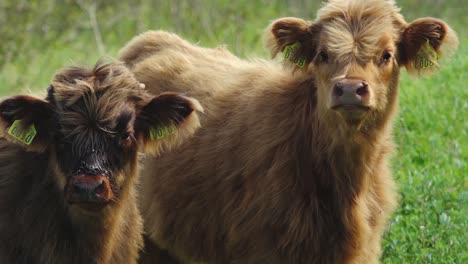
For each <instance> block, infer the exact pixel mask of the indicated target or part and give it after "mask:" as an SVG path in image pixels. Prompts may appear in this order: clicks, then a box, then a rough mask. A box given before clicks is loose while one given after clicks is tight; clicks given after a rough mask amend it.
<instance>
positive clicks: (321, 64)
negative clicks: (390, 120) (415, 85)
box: [266, 0, 458, 125]
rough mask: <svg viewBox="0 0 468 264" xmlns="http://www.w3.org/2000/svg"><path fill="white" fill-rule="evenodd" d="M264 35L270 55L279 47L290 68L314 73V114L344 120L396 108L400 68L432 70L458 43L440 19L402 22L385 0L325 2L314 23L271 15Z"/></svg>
mask: <svg viewBox="0 0 468 264" xmlns="http://www.w3.org/2000/svg"><path fill="white" fill-rule="evenodd" d="M266 34H267V36H266V41H267V46H268V47H269V48H270V49H271V51H272V55H273V56H275V55H276V54H277V53H279V52H283V55H285V63H286V65H289V66H292V67H293V68H294V70H295V71H296V73H299V74H301V73H302V74H304V73H305V74H311V75H313V76H314V78H315V83H316V86H317V93H316V96H317V101H318V109H317V111H318V112H319V113H320V116H322V117H324V118H326V119H328V120H333V122H337V120H343V121H345V122H344V123H345V124H362V123H363V122H364V123H365V122H367V123H368V124H367V125H369V124H375V123H377V122H376V120H379V119H382V118H384V116H383V115H386V114H388V113H390V112H392V111H391V108H393V107H394V105H395V101H396V95H397V87H398V77H399V67H401V66H405V67H406V69H407V70H408V71H409V72H410V73H412V74H416V75H417V74H425V73H431V72H433V71H435V70H437V69H438V67H439V64H438V59H439V58H441V56H442V54H444V56H445V57H447V55H450V53H451V52H453V51H454V50H455V48H456V46H457V44H458V41H457V37H456V35H455V33H454V32H453V30H452V29H450V27H449V26H448V25H447V24H446V23H444V22H443V21H441V20H438V19H434V18H422V19H417V20H415V21H413V22H412V23H409V24H408V23H406V22H405V21H404V19H403V17H402V15H401V14H400V13H399V9H398V8H397V7H396V5H395V3H394V1H385V0H331V1H329V2H328V3H326V4H325V5H324V6H323V7H322V8H321V9H320V10H319V11H318V15H317V19H316V20H315V21H313V22H306V21H304V20H302V19H298V18H282V19H278V20H276V21H274V22H273V23H272V24H271V26H270V27H269V28H268V30H267V32H266Z"/></svg>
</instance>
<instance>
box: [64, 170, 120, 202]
mask: <svg viewBox="0 0 468 264" xmlns="http://www.w3.org/2000/svg"><path fill="white" fill-rule="evenodd" d="M112 196H113V195H112V190H111V188H110V183H109V180H108V179H107V178H106V177H105V176H101V175H79V176H74V177H73V178H72V179H71V182H70V186H69V190H68V200H69V202H78V203H80V202H86V203H102V202H108V201H110V200H111V199H112Z"/></svg>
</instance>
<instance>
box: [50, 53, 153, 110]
mask: <svg viewBox="0 0 468 264" xmlns="http://www.w3.org/2000/svg"><path fill="white" fill-rule="evenodd" d="M51 86H52V89H50V90H51V91H49V93H50V92H52V93H53V94H52V95H50V94H49V96H53V98H54V100H55V101H56V102H62V103H63V105H72V104H74V103H76V101H77V100H78V99H79V98H81V97H83V96H89V95H91V94H99V95H104V94H106V93H109V94H113V95H120V96H124V97H123V98H127V97H136V98H135V99H137V98H138V97H139V94H141V91H142V90H143V88H144V87H143V86H141V85H140V83H139V82H138V81H137V80H136V78H135V77H134V76H133V74H132V73H131V72H130V71H129V70H128V69H127V68H126V67H125V66H124V65H123V64H122V63H120V62H111V63H104V62H103V61H99V62H98V63H96V65H95V66H94V67H93V68H87V67H68V68H65V69H63V70H61V71H60V72H58V73H57V74H56V75H55V76H54V78H53V79H52V81H51ZM123 98H122V99H123Z"/></svg>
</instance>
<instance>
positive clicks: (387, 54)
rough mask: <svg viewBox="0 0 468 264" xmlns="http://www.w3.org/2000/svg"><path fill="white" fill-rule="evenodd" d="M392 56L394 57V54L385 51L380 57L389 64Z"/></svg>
mask: <svg viewBox="0 0 468 264" xmlns="http://www.w3.org/2000/svg"><path fill="white" fill-rule="evenodd" d="M391 58H392V54H391V53H390V52H389V51H384V52H383V53H382V57H381V58H380V63H381V64H387V63H388V62H389V61H390V59H391Z"/></svg>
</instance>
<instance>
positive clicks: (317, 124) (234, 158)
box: [120, 0, 457, 263]
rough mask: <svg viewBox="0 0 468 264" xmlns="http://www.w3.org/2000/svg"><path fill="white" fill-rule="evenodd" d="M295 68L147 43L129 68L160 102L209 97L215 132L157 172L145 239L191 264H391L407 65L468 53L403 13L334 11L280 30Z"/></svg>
mask: <svg viewBox="0 0 468 264" xmlns="http://www.w3.org/2000/svg"><path fill="white" fill-rule="evenodd" d="M266 41H267V45H268V47H269V48H270V50H271V51H272V54H273V56H274V55H276V54H277V53H280V52H282V53H283V54H284V57H285V61H284V63H283V65H281V64H278V63H275V62H268V61H261V60H256V61H245V60H241V59H238V58H236V57H234V56H233V55H232V54H229V52H227V51H226V50H224V49H222V48H221V49H206V48H201V47H198V46H195V45H192V44H190V43H188V42H186V41H184V40H182V39H180V38H179V37H177V36H176V35H173V34H169V33H165V32H147V33H144V34H142V35H140V36H137V37H136V38H135V39H133V40H132V41H130V42H129V44H128V45H127V46H126V47H125V48H124V49H123V50H122V51H121V53H120V59H121V60H123V61H124V62H125V64H126V65H127V66H128V67H130V68H131V70H132V72H133V73H134V74H135V76H136V78H137V79H138V80H139V81H141V82H143V83H145V84H146V85H147V87H148V89H149V90H150V91H151V92H154V93H159V92H161V91H175V92H184V93H186V94H188V95H190V96H194V97H195V98H197V99H199V100H200V101H201V103H202V105H203V106H204V108H205V111H206V114H205V115H204V116H202V117H201V124H202V129H200V130H198V131H197V133H196V135H195V136H194V137H193V138H192V139H190V140H189V141H186V142H185V143H183V144H182V147H181V148H179V149H176V150H174V151H172V152H171V153H166V154H167V155H164V156H163V157H161V158H159V159H158V160H157V161H155V160H154V159H148V160H147V161H146V163H147V164H146V165H145V169H144V171H143V175H142V177H143V181H144V184H143V186H142V187H143V188H142V202H141V204H142V209H143V210H142V211H143V218H144V220H145V224H144V225H145V230H146V232H147V233H148V235H149V237H150V240H151V241H152V242H153V243H155V245H156V246H158V247H160V248H162V249H165V250H167V251H168V252H169V253H170V254H172V256H174V257H175V258H177V259H178V260H179V261H182V262H183V263H377V262H378V259H379V256H380V254H381V246H380V243H381V237H382V234H383V231H384V229H385V226H386V223H387V221H388V218H389V216H390V215H391V213H392V211H393V210H394V208H395V206H396V203H397V199H396V196H397V195H396V191H395V184H394V181H393V179H392V176H391V171H390V168H389V159H390V156H391V153H392V151H393V137H392V123H393V121H392V120H393V119H394V116H395V114H396V112H397V107H398V81H399V71H400V67H402V66H404V67H406V69H407V70H408V71H409V72H410V73H414V74H424V73H430V72H432V71H434V70H436V69H437V68H438V67H439V64H438V63H439V61H438V58H440V57H441V55H442V54H444V57H448V55H450V53H451V52H453V51H454V50H455V48H456V45H457V38H456V35H455V33H454V32H453V31H452V30H451V29H450V27H449V26H448V25H447V24H446V23H444V22H443V21H441V20H437V19H433V18H422V19H418V20H415V21H413V22H412V23H407V22H405V20H404V19H403V17H402V15H401V14H400V13H399V9H398V8H397V7H396V4H395V3H394V1H384V0H354V1H344V0H331V1H329V2H328V3H327V4H325V5H324V6H323V7H322V8H321V9H320V10H319V11H318V16H317V19H316V20H315V21H312V22H306V21H304V20H301V19H298V18H282V19H278V20H276V21H274V22H273V23H272V24H271V26H270V27H269V28H268V29H267V32H266Z"/></svg>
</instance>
